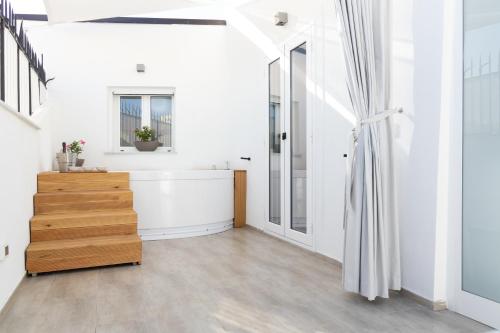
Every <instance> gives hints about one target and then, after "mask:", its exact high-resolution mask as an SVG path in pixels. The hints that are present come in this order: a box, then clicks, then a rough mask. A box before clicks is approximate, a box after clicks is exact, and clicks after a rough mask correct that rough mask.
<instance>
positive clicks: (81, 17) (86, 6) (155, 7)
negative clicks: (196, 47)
mask: <svg viewBox="0 0 500 333" xmlns="http://www.w3.org/2000/svg"><path fill="white" fill-rule="evenodd" d="M252 1H253V0H141V1H137V0H105V1H103V0H71V1H68V0H44V3H45V7H46V10H47V15H48V17H49V22H50V23H63V22H74V21H85V20H93V19H101V18H108V17H116V16H137V15H145V14H150V13H157V12H166V11H177V10H183V9H185V10H187V9H191V8H200V7H207V8H213V7H224V6H230V7H233V8H234V7H240V6H243V5H246V4H248V3H250V2H252ZM186 18H188V17H186Z"/></svg>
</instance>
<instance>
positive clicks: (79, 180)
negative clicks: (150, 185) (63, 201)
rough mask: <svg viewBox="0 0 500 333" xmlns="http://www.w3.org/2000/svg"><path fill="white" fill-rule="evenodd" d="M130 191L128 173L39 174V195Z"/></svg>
mask: <svg viewBox="0 0 500 333" xmlns="http://www.w3.org/2000/svg"><path fill="white" fill-rule="evenodd" d="M128 189H129V174H128V172H107V173H59V172H42V173H40V174H38V193H47V192H72V191H108V190H128Z"/></svg>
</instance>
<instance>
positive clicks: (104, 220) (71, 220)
mask: <svg viewBox="0 0 500 333" xmlns="http://www.w3.org/2000/svg"><path fill="white" fill-rule="evenodd" d="M134 220H135V222H130V221H134ZM128 223H137V213H136V212H135V211H134V210H132V209H117V210H104V211H95V212H70V213H60V214H52V215H49V214H45V215H35V216H33V218H32V219H31V230H45V229H47V228H48V227H52V228H74V227H85V226H95V225H108V224H128ZM47 224H50V226H48V225H47Z"/></svg>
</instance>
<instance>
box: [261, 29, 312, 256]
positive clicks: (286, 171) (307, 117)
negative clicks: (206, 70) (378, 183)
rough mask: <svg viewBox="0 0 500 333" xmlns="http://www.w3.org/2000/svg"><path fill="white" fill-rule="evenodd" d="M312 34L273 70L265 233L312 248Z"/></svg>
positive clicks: (288, 48)
mask: <svg viewBox="0 0 500 333" xmlns="http://www.w3.org/2000/svg"><path fill="white" fill-rule="evenodd" d="M310 35H311V32H310V30H307V31H305V32H303V33H300V34H298V35H297V36H296V37H294V38H293V39H290V40H289V41H287V42H286V43H284V45H283V55H282V58H280V59H278V60H275V61H273V62H272V63H271V64H270V65H269V69H268V72H269V116H268V118H269V148H268V149H269V175H268V177H269V196H268V197H269V208H268V221H267V223H266V229H267V230H268V231H272V232H273V233H276V234H278V235H280V236H283V237H285V238H287V239H290V240H292V241H295V242H298V243H301V244H303V245H306V246H312V219H311V215H312V214H311V209H310V207H311V204H312V200H311V193H312V191H311V184H312V182H311V151H312V149H311V145H312V133H311V132H312V131H311V124H312V108H311V105H312V103H311V101H312V98H311V92H310V91H311V89H310V86H309V85H310V82H311V81H312V80H311V78H310V73H311V56H310V55H311V39H310Z"/></svg>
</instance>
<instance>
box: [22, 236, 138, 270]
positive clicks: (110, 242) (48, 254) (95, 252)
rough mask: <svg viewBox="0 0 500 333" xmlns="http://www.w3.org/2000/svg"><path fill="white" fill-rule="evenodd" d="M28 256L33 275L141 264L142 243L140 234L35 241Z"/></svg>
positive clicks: (27, 263)
mask: <svg viewBox="0 0 500 333" xmlns="http://www.w3.org/2000/svg"><path fill="white" fill-rule="evenodd" d="M26 257H27V261H26V268H27V270H28V272H29V273H42V272H53V271H61V270H68V269H76V268H84V267H96V266H105V265H115V264H124V263H133V262H137V263H140V262H141V260H142V242H141V239H140V238H139V236H137V235H129V236H114V237H96V238H83V239H78V240H59V241H50V242H34V243H31V244H30V245H29V246H28V249H27V250H26Z"/></svg>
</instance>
